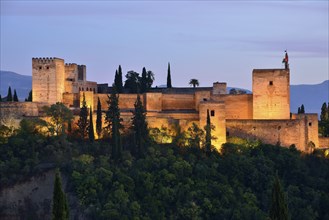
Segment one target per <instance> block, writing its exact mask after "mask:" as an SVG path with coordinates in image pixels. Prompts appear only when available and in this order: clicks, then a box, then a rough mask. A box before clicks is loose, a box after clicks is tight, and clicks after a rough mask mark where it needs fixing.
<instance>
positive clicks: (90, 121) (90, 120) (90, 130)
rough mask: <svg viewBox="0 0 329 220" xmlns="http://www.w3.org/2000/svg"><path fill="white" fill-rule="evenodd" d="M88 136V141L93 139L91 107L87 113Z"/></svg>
mask: <svg viewBox="0 0 329 220" xmlns="http://www.w3.org/2000/svg"><path fill="white" fill-rule="evenodd" d="M88 136H89V141H91V142H94V140H95V134H94V122H93V111H92V109H91V107H90V113H89V126H88Z"/></svg>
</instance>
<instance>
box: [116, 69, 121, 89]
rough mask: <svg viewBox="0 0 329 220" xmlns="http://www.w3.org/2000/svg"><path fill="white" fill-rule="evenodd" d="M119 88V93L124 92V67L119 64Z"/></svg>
mask: <svg viewBox="0 0 329 220" xmlns="http://www.w3.org/2000/svg"><path fill="white" fill-rule="evenodd" d="M116 86H117V90H118V93H122V92H123V83H122V68H121V65H119V68H118V83H117V85H116Z"/></svg>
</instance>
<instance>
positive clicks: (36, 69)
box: [32, 58, 65, 104]
mask: <svg viewBox="0 0 329 220" xmlns="http://www.w3.org/2000/svg"><path fill="white" fill-rule="evenodd" d="M64 82H65V66H64V60H63V59H59V58H32V98H33V102H44V103H48V104H55V103H56V102H62V100H63V93H64V91H65V88H64V87H65V83H64Z"/></svg>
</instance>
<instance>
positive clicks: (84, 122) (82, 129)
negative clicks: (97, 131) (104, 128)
mask: <svg viewBox="0 0 329 220" xmlns="http://www.w3.org/2000/svg"><path fill="white" fill-rule="evenodd" d="M78 127H79V128H78V130H79V134H80V137H81V138H82V139H83V140H84V139H85V138H86V136H87V133H88V131H87V128H88V109H87V104H86V97H85V93H83V98H82V106H81V107H80V113H79V120H78Z"/></svg>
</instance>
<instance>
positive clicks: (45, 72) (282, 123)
mask: <svg viewBox="0 0 329 220" xmlns="http://www.w3.org/2000/svg"><path fill="white" fill-rule="evenodd" d="M105 87H106V86H105ZM226 90H227V88H226V83H223V82H215V83H213V86H212V87H206V88H155V89H151V90H150V92H147V93H144V94H141V99H142V102H143V104H144V106H145V109H146V117H147V121H148V124H149V127H161V126H167V127H170V126H172V125H179V126H180V127H181V128H182V129H183V130H184V129H187V128H188V127H190V126H191V125H192V123H196V124H198V125H199V126H200V127H202V128H203V127H204V125H205V124H206V118H207V110H209V113H210V118H211V123H212V124H213V125H214V126H215V129H214V131H212V135H213V136H216V137H217V139H216V140H214V141H213V145H214V146H215V147H216V148H220V146H221V144H223V143H225V142H226V139H227V137H234V136H237V137H241V138H249V139H252V140H256V139H258V140H261V141H262V142H263V143H270V144H278V143H279V144H280V145H281V146H287V147H288V146H290V145H292V144H294V145H295V146H296V147H297V149H299V150H301V151H306V152H309V151H311V149H310V143H311V144H314V145H315V147H318V146H319V138H318V116H317V114H298V115H297V114H291V113H290V70H289V68H287V67H286V68H285V69H254V70H253V72H252V94H235V95H233V94H227V92H226ZM32 91H33V95H32V96H33V102H32V103H21V106H20V108H19V109H20V110H17V111H18V112H20V113H21V114H22V115H25V116H38V115H39V114H40V109H41V106H43V105H51V104H55V103H56V102H62V103H64V104H65V105H66V106H68V107H69V108H70V109H72V110H78V109H79V107H80V102H81V97H82V95H83V94H85V97H86V102H87V105H88V106H90V107H91V108H92V109H93V110H94V111H95V110H96V109H95V107H96V106H97V101H98V98H99V99H100V101H101V104H102V110H103V111H106V110H107V109H108V104H107V101H108V94H107V92H102V91H107V88H106V89H105V90H104V84H99V85H98V84H97V83H96V82H90V81H87V80H86V66H84V65H77V64H65V63H64V60H63V59H59V58H33V59H32ZM136 97H137V94H119V108H120V110H121V117H122V118H123V121H124V123H126V124H129V123H130V121H131V117H132V113H131V111H132V110H133V109H134V103H135V101H136ZM10 105H14V104H8V105H6V104H4V103H3V104H2V110H3V111H4V109H6V108H7V109H10V108H13V107H10ZM16 107H17V106H16ZM94 118H96V117H94ZM314 145H313V146H314Z"/></svg>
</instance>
